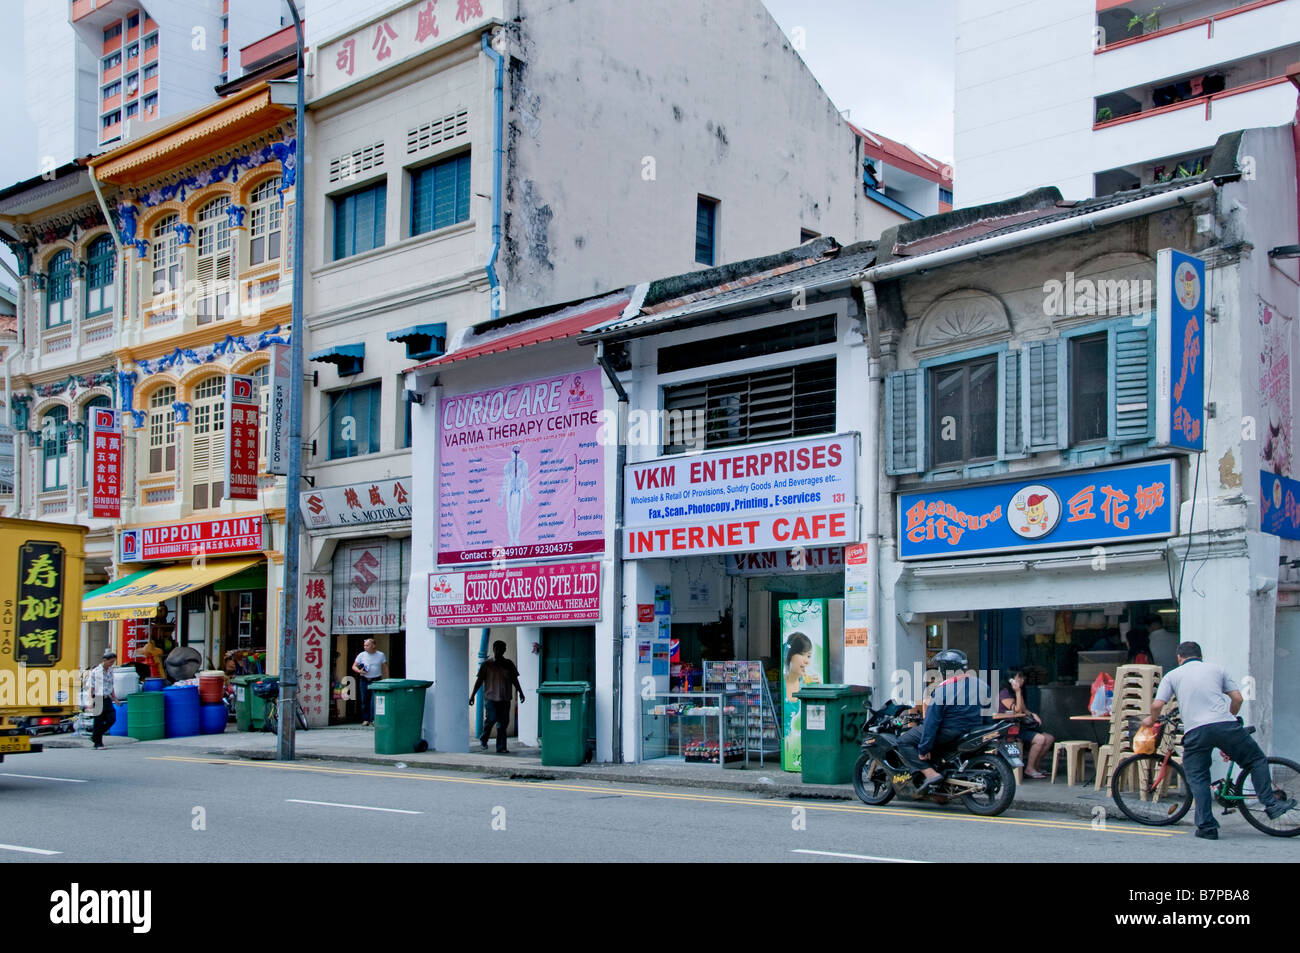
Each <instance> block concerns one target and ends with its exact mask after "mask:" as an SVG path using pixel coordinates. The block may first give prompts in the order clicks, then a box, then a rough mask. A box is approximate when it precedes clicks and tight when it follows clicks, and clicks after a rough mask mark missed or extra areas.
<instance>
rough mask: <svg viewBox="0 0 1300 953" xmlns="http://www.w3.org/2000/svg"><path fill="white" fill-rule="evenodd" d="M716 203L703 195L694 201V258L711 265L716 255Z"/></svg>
mask: <svg viewBox="0 0 1300 953" xmlns="http://www.w3.org/2000/svg"><path fill="white" fill-rule="evenodd" d="M717 230H718V203H717V202H715V201H714V200H713V199H706V198H705V197H704V196H703V195H701V196H700V197H699V199H697V200H696V202H695V260H696V262H698V263H699V264H701V265H709V266H712V265H713V264H714V263H715V259H716V257H717Z"/></svg>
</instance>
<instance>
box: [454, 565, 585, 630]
mask: <svg viewBox="0 0 1300 953" xmlns="http://www.w3.org/2000/svg"><path fill="white" fill-rule="evenodd" d="M599 618H600V563H599V562H595V561H592V562H583V563H555V564H552V565H549V566H520V567H518V568H511V569H477V570H471V571H469V572H431V573H429V627H430V628H433V627H435V626H467V625H537V624H538V623H541V622H582V621H596V620H598V619H599Z"/></svg>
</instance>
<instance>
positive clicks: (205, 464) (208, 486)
mask: <svg viewBox="0 0 1300 953" xmlns="http://www.w3.org/2000/svg"><path fill="white" fill-rule="evenodd" d="M190 420H192V421H193V422H194V430H193V434H194V441H193V445H194V450H193V454H192V455H191V457H190V485H191V486H192V487H193V488H194V508H195V509H196V510H205V509H207V508H208V507H210V506H218V505H219V504H220V503H221V500H222V497H223V496H224V491H225V485H226V379H225V377H222V376H219V375H217V376H213V377H208V378H204V379H203V380H202V381H200V382H199V384H198V385H197V386H196V387H195V388H194V400H193V401H191V403H190Z"/></svg>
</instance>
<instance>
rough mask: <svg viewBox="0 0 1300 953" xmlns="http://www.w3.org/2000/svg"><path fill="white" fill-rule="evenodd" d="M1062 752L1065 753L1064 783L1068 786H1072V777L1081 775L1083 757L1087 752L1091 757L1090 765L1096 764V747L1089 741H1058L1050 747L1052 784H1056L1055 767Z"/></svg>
mask: <svg viewBox="0 0 1300 953" xmlns="http://www.w3.org/2000/svg"><path fill="white" fill-rule="evenodd" d="M1063 750H1064V753H1065V783H1066V784H1067V785H1069V786H1073V785H1074V776H1075V775H1076V774H1078V775H1079V776H1081V777H1082V775H1083V755H1084V753H1085V752H1087V753H1088V754H1089V755H1090V756H1091V757H1092V763H1093V764H1094V765H1096V764H1097V745H1096V744H1095V743H1094V742H1091V741H1058V742H1057V743H1056V744H1055V745H1053V746H1052V783H1053V784H1055V783H1056V765H1057V762H1058V761H1059V760H1060V759H1059V756H1060V754H1061V753H1062V751H1063Z"/></svg>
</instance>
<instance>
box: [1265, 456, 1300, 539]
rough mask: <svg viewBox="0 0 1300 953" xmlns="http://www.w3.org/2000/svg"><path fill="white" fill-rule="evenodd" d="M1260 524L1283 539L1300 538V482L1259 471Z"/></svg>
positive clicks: (1266, 530)
mask: <svg viewBox="0 0 1300 953" xmlns="http://www.w3.org/2000/svg"><path fill="white" fill-rule="evenodd" d="M1259 484H1260V493H1259V526H1260V529H1262V530H1263V531H1264V532H1266V533H1272V534H1273V535H1274V536H1281V537H1282V538H1283V539H1300V482H1298V481H1296V480H1291V479H1288V478H1287V477H1284V476H1278V475H1277V474H1276V473H1269V472H1267V471H1265V470H1261V471H1259Z"/></svg>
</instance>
